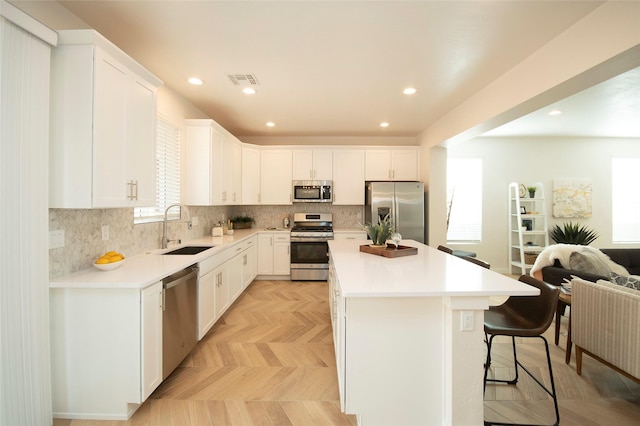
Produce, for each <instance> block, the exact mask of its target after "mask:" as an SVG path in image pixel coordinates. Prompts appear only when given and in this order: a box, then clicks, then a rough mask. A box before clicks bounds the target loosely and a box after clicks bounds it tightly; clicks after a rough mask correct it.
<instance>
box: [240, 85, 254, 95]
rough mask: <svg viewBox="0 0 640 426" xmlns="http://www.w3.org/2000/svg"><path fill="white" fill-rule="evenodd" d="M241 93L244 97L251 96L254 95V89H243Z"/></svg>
mask: <svg viewBox="0 0 640 426" xmlns="http://www.w3.org/2000/svg"><path fill="white" fill-rule="evenodd" d="M242 93H244V94H245V95H253V94H254V93H256V89H254V88H253V87H245V88H244V89H242Z"/></svg>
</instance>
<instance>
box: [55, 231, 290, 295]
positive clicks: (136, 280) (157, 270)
mask: <svg viewBox="0 0 640 426" xmlns="http://www.w3.org/2000/svg"><path fill="white" fill-rule="evenodd" d="M259 232H275V231H272V230H270V231H265V230H263V229H260V228H258V229H254V228H250V229H236V230H234V233H233V235H225V236H222V237H203V238H198V239H195V240H191V241H188V242H187V243H184V244H181V245H176V246H170V247H169V248H167V249H157V250H151V251H149V252H147V253H144V254H139V255H136V256H131V257H127V258H126V259H125V263H123V264H122V266H120V267H119V268H117V269H114V270H112V271H102V270H99V269H97V268H94V267H91V268H89V269H83V270H82V271H78V272H74V273H72V274H69V275H65V276H63V277H59V278H55V279H53V280H51V282H50V283H49V287H50V288H96V289H97V288H140V289H141V288H145V287H147V286H149V285H151V284H154V283H156V282H158V281H160V280H162V279H163V278H165V277H167V276H169V275H171V274H173V273H175V272H177V271H179V270H181V269H184V268H186V267H188V266H190V265H193V264H195V263H198V262H201V261H203V260H205V259H207V258H209V257H211V256H213V255H215V254H217V253H219V252H221V251H224V250H225V249H227V248H229V247H232V246H234V245H236V244H238V243H241V242H242V241H243V240H245V239H247V238H249V237H251V236H252V235H255V234H257V233H259ZM282 232H289V231H288V230H286V231H285V230H283V231H282ZM183 246H212V247H211V248H210V249H208V250H205V251H203V252H200V253H198V254H194V255H162V254H160V253H164V252H167V251H171V250H174V249H176V248H179V247H183Z"/></svg>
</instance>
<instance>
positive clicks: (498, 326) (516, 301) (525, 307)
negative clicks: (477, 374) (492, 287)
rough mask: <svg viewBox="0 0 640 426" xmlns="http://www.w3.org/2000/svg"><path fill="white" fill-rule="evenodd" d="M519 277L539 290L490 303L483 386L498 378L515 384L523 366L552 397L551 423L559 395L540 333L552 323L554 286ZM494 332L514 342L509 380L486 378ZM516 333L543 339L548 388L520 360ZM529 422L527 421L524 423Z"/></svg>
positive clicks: (555, 298) (485, 322)
mask: <svg viewBox="0 0 640 426" xmlns="http://www.w3.org/2000/svg"><path fill="white" fill-rule="evenodd" d="M518 280H519V281H521V282H523V283H525V284H529V285H531V286H533V287H536V288H538V289H539V290H540V295H538V296H511V297H509V299H507V301H506V302H504V303H503V304H502V305H500V306H492V307H490V308H489V310H488V311H486V312H485V315H484V332H485V335H486V336H487V341H486V343H487V360H486V363H485V366H484V388H485V389H486V387H487V382H498V383H506V384H510V385H513V384H516V383H517V382H518V367H520V368H522V370H524V372H525V373H527V374H528V375H529V376H530V377H531V378H532V379H533V380H534V381H535V382H536V383H537V384H538V385H540V386H541V387H542V389H544V391H545V392H546V393H547V394H549V395H550V396H551V398H553V405H554V408H555V413H556V421H555V423H554V426H557V425H558V424H560V412H559V410H558V398H557V395H556V386H555V382H554V380H553V370H552V368H551V356H550V354H549V344H548V342H547V339H545V338H544V336H543V335H542V334H543V333H544V332H545V331H546V330H547V329H548V328H549V326H550V325H551V322H552V321H553V317H554V315H555V313H556V306H557V303H558V293H559V292H560V290H559V289H558V287H557V286H554V285H551V284H547V283H545V282H543V281H540V280H538V279H536V278H533V277H530V276H528V275H522V276H520V278H519V279H518ZM496 336H510V337H511V343H512V346H513V361H514V367H515V372H516V373H515V377H514V378H513V379H511V380H499V379H488V378H487V374H488V372H489V368H490V367H491V345H492V343H493V338H494V337H496ZM516 337H537V338H540V339H542V341H543V342H544V346H545V350H546V352H547V365H548V368H549V378H550V380H551V390H549V389H548V388H547V387H546V386H545V385H544V384H543V383H542V382H541V381H540V380H539V379H538V378H537V377H535V376H534V375H533V374H532V373H531V372H530V371H529V370H528V369H527V368H526V367H525V366H523V365H522V364H521V363H520V361H518V358H517V354H516V339H515V338H516ZM484 424H485V425H515V424H518V423H501V422H488V421H486V420H485V422H484ZM527 424H530V423H527Z"/></svg>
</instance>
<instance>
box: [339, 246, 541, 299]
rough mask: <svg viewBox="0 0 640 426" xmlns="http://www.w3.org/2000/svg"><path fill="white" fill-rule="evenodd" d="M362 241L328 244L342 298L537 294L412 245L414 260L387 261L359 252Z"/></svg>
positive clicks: (494, 274)
mask: <svg viewBox="0 0 640 426" xmlns="http://www.w3.org/2000/svg"><path fill="white" fill-rule="evenodd" d="M363 244H367V241H364V240H361V241H358V240H332V241H329V251H330V252H331V259H332V260H333V263H334V267H335V269H336V274H337V276H338V280H339V282H340V289H341V291H342V296H344V297H416V296H417V297H434V296H456V297H459V296H511V295H513V296H535V295H538V294H539V290H538V289H537V288H534V287H531V286H529V285H527V284H524V283H522V282H520V281H517V280H515V279H513V278H511V277H508V276H505V275H502V274H499V273H497V272H494V271H491V270H489V269H485V268H482V267H480V266H478V265H475V264H473V263H471V262H467V261H466V260H463V259H460V258H458V257H456V256H453V255H450V254H447V253H444V252H442V251H439V250H437V249H435V248H432V247H429V246H426V245H424V244H421V243H419V242H417V241H414V240H403V241H402V242H401V243H400V244H401V245H405V246H411V247H417V248H418V254H417V255H410V256H403V257H396V258H386V257H382V256H377V255H374V254H369V253H363V252H360V245H363Z"/></svg>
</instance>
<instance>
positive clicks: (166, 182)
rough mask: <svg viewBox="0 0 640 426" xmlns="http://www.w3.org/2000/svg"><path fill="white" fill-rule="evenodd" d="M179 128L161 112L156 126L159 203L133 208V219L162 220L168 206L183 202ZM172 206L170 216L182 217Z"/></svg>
mask: <svg viewBox="0 0 640 426" xmlns="http://www.w3.org/2000/svg"><path fill="white" fill-rule="evenodd" d="M180 133H181V132H180V128H179V127H177V126H176V125H174V124H173V123H171V122H170V121H169V120H167V119H165V118H163V117H160V116H158V120H157V127H156V205H155V206H153V207H140V208H136V209H134V222H151V221H157V220H162V219H163V218H164V211H165V209H166V208H167V207H168V206H170V205H171V204H175V203H179V202H180V137H181V134H180ZM179 212H180V209H171V211H170V212H169V215H168V216H167V217H168V218H170V219H176V218H179V217H180V213H179Z"/></svg>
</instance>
